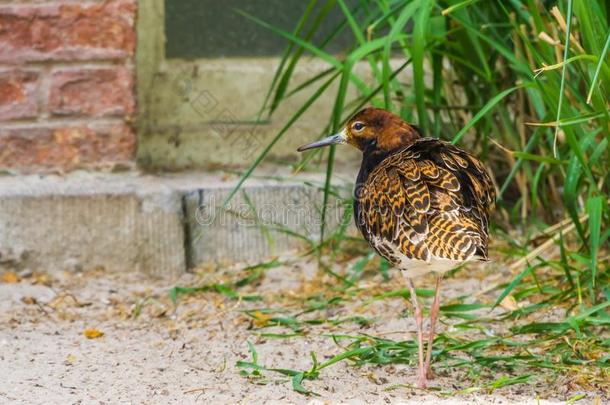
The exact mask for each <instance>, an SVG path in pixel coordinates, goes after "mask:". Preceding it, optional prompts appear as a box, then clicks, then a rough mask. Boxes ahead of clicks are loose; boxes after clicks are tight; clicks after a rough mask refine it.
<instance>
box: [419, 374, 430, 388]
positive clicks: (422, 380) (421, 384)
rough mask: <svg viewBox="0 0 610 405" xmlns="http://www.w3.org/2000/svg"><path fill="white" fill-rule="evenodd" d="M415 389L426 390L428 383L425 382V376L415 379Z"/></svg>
mask: <svg viewBox="0 0 610 405" xmlns="http://www.w3.org/2000/svg"><path fill="white" fill-rule="evenodd" d="M417 388H421V389H426V388H428V381H427V380H426V376H421V375H420V376H418V377H417Z"/></svg>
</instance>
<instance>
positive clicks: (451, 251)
mask: <svg viewBox="0 0 610 405" xmlns="http://www.w3.org/2000/svg"><path fill="white" fill-rule="evenodd" d="M335 144H350V145H352V146H354V147H356V148H358V149H359V150H360V151H362V164H361V166H360V172H359V173H358V178H357V180H356V189H355V196H354V217H355V220H356V226H357V227H358V229H359V230H360V232H361V233H362V235H363V236H364V238H365V239H366V240H367V241H368V243H369V244H370V245H371V246H372V247H373V249H375V251H377V253H378V254H379V255H381V256H382V257H384V258H385V259H386V260H388V261H389V262H390V263H391V264H392V265H393V266H395V267H396V268H398V269H399V270H401V272H402V274H403V275H404V276H405V277H406V280H407V285H408V287H409V292H410V296H411V301H412V304H413V308H414V313H415V320H416V323H417V341H418V357H419V372H418V379H417V384H418V386H419V387H421V388H425V387H426V382H427V379H428V378H430V377H431V369H430V361H431V358H432V343H433V341H434V328H435V324H436V320H437V318H438V313H439V307H440V284H441V280H442V277H443V274H444V273H445V272H447V271H449V270H451V269H453V268H455V267H457V266H458V265H460V264H462V263H464V262H467V261H471V260H487V241H488V223H489V215H490V213H491V210H492V209H493V206H494V202H495V189H494V186H493V183H492V181H491V178H490V176H489V174H488V173H487V170H486V169H485V167H484V166H483V164H482V163H481V162H480V161H479V160H478V159H477V158H476V157H474V156H473V155H471V154H470V153H468V152H466V151H464V150H462V149H460V148H458V147H457V146H455V145H452V144H451V143H448V142H444V141H441V140H438V139H433V138H425V137H423V136H422V134H421V131H420V130H419V128H417V127H415V126H413V125H409V124H408V123H406V122H405V121H403V120H402V119H401V118H400V117H398V116H396V115H394V114H392V113H390V112H388V111H385V110H382V109H378V108H366V109H364V110H362V111H360V112H359V113H357V114H356V115H355V116H354V117H352V118H351V119H350V120H349V121H348V123H347V124H346V126H345V127H344V128H343V130H342V131H341V132H339V133H338V134H336V135H332V136H329V137H328V138H325V139H322V140H320V141H317V142H313V143H310V144H307V145H303V146H301V147H300V148H299V149H298V150H299V152H302V151H305V150H308V149H313V148H319V147H322V146H328V145H335ZM428 273H435V275H436V286H435V295H434V301H433V303H432V307H431V309H430V326H429V333H428V341H427V351H426V354H425V359H424V336H423V321H424V320H423V313H422V310H421V306H420V304H419V302H418V300H417V296H416V294H415V286H414V285H413V278H415V277H418V276H422V275H425V274H428Z"/></svg>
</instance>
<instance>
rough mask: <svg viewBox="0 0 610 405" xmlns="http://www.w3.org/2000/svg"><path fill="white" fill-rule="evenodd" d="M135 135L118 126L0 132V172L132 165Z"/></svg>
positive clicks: (45, 128)
mask: <svg viewBox="0 0 610 405" xmlns="http://www.w3.org/2000/svg"><path fill="white" fill-rule="evenodd" d="M135 147H136V138H135V134H134V133H133V131H132V130H131V128H129V127H127V126H126V125H124V124H122V123H117V124H105V125H93V124H91V125H74V126H66V127H61V128H53V127H48V126H46V127H45V126H38V127H36V126H28V127H24V128H19V129H17V128H11V129H6V128H4V129H0V168H5V169H6V168H8V169H13V170H17V171H20V172H23V173H32V172H45V171H49V170H50V169H60V170H65V171H69V170H73V169H76V168H96V167H106V166H108V165H112V164H117V163H129V162H131V161H133V158H134V153H135Z"/></svg>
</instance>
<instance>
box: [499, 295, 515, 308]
mask: <svg viewBox="0 0 610 405" xmlns="http://www.w3.org/2000/svg"><path fill="white" fill-rule="evenodd" d="M500 306H501V307H502V308H504V309H508V310H509V311H516V310H517V309H519V304H517V300H515V297H513V296H512V295H507V296H506V297H504V298H503V299H502V301H500Z"/></svg>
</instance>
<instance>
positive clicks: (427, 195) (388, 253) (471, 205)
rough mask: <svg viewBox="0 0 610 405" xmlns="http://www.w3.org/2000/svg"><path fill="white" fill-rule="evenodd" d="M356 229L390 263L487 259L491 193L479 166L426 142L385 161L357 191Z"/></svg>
mask: <svg viewBox="0 0 610 405" xmlns="http://www.w3.org/2000/svg"><path fill="white" fill-rule="evenodd" d="M356 198H358V199H359V204H360V209H359V210H358V218H357V221H358V226H359V228H360V229H361V230H362V232H363V234H364V236H365V238H366V239H367V240H368V241H369V242H370V243H371V245H372V246H373V247H374V248H375V249H376V250H377V251H378V252H379V253H380V254H381V255H382V256H384V257H386V258H387V259H388V260H390V261H391V262H392V263H394V264H397V263H398V262H400V260H402V259H401V258H399V257H397V256H400V254H402V255H404V256H402V258H404V257H406V258H408V259H415V260H423V261H427V262H429V261H431V260H433V259H448V260H456V261H464V260H469V259H473V258H480V259H486V258H487V240H488V222H489V215H490V212H491V210H492V209H493V205H494V201H495V190H494V186H493V183H492V181H491V178H490V176H489V174H488V173H487V170H486V169H485V167H484V166H483V164H482V163H481V162H480V161H479V160H477V159H476V158H475V157H474V156H472V155H471V154H469V153H467V152H465V151H464V150H462V149H460V148H458V147H456V146H454V145H452V144H450V143H447V142H443V141H439V140H436V139H429V138H424V139H422V140H419V141H417V142H416V143H414V144H413V145H411V146H409V147H407V148H405V149H404V150H402V151H399V152H397V153H395V154H393V155H391V156H390V157H388V158H386V159H385V160H383V161H382V162H381V163H380V164H379V165H378V166H377V167H376V168H375V169H374V170H373V171H372V172H371V174H370V175H369V177H368V178H367V180H366V182H365V183H364V185H362V187H361V189H360V190H359V191H358V192H357V194H356Z"/></svg>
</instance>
